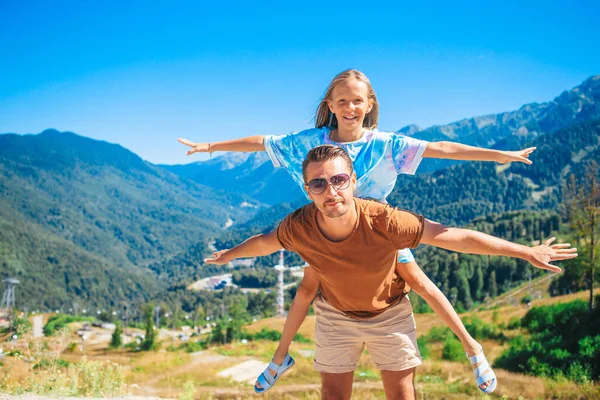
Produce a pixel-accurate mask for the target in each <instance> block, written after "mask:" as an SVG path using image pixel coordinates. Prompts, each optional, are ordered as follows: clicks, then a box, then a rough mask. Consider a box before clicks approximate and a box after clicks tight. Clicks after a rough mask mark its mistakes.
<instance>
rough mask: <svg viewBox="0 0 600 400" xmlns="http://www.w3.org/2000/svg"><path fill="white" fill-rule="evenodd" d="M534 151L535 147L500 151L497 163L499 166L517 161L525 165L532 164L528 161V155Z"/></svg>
mask: <svg viewBox="0 0 600 400" xmlns="http://www.w3.org/2000/svg"><path fill="white" fill-rule="evenodd" d="M535 149H536V148H535V147H529V148H527V149H525V150H518V151H501V152H500V159H499V160H498V162H499V163H500V164H506V163H509V162H514V161H519V162H523V163H525V164H532V163H533V162H532V161H531V160H530V159H529V155H530V154H531V153H533V152H534V150H535Z"/></svg>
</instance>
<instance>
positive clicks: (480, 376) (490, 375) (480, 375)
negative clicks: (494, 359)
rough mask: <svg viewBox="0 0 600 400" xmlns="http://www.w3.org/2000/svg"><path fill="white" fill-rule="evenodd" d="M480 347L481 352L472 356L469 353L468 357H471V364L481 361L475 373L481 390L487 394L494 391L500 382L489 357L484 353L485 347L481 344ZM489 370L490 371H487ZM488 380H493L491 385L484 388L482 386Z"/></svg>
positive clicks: (476, 381)
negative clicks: (488, 359)
mask: <svg viewBox="0 0 600 400" xmlns="http://www.w3.org/2000/svg"><path fill="white" fill-rule="evenodd" d="M479 348H480V349H481V353H479V354H475V355H474V356H472V357H469V355H468V354H467V358H468V359H469V362H471V365H477V364H479V363H481V365H479V366H478V367H477V368H475V369H474V370H473V374H474V375H475V383H476V384H477V387H478V388H479V390H481V391H482V392H483V393H486V394H487V393H492V392H493V391H494V390H496V385H497V383H498V381H497V380H496V374H494V371H493V370H492V368H491V367H490V364H489V363H488V361H487V358H485V355H484V354H483V348H482V347H481V345H480V346H479ZM487 370H489V371H488V372H485V371H487ZM484 372H485V373H484ZM487 381H491V382H490V384H489V386H488V387H487V388H485V389H482V388H481V387H480V386H481V385H483V384H484V383H486V382H487Z"/></svg>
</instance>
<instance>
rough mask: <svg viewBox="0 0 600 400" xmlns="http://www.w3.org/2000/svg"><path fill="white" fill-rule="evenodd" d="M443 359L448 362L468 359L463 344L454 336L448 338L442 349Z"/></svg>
mask: <svg viewBox="0 0 600 400" xmlns="http://www.w3.org/2000/svg"><path fill="white" fill-rule="evenodd" d="M442 359H444V360H448V361H465V360H466V359H467V357H466V355H465V350H464V349H463V345H462V343H461V342H460V341H459V340H458V339H456V338H455V337H454V336H450V335H449V336H447V337H446V340H444V348H443V349H442Z"/></svg>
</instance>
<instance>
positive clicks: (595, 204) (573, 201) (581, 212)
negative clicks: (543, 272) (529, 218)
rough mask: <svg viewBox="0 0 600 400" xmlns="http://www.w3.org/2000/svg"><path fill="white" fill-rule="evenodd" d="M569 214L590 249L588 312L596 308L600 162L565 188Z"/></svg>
mask: <svg viewBox="0 0 600 400" xmlns="http://www.w3.org/2000/svg"><path fill="white" fill-rule="evenodd" d="M563 195H564V199H565V212H566V214H567V218H568V220H569V223H570V224H571V228H572V229H573V232H574V234H575V236H576V239H577V242H578V245H584V246H585V247H587V248H588V251H589V254H588V255H587V261H588V263H587V264H588V268H587V281H588V287H589V289H590V298H589V301H588V309H589V311H590V312H591V311H592V310H593V308H594V272H595V271H594V270H595V261H596V260H595V258H596V257H595V256H596V253H597V251H596V247H597V246H598V242H599V241H600V182H598V163H597V162H596V161H591V162H590V163H589V164H588V165H587V166H586V170H585V177H584V178H583V179H581V180H577V178H576V177H575V175H571V176H570V179H569V182H568V183H567V185H566V187H565V189H564V193H563Z"/></svg>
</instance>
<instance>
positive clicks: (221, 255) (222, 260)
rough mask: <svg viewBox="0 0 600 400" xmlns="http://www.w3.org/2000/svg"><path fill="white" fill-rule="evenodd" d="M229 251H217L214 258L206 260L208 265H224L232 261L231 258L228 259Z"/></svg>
mask: <svg viewBox="0 0 600 400" xmlns="http://www.w3.org/2000/svg"><path fill="white" fill-rule="evenodd" d="M227 253H229V249H225V250H219V251H215V252H214V253H213V256H212V258H205V259H204V262H205V263H206V264H216V265H224V264H227V263H228V262H229V261H231V257H228V254H227Z"/></svg>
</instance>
